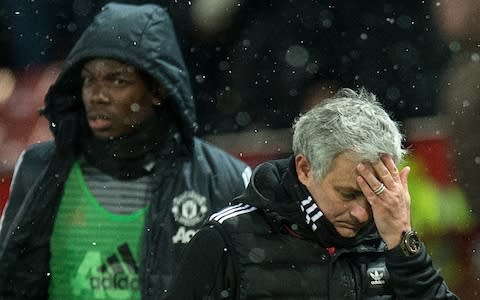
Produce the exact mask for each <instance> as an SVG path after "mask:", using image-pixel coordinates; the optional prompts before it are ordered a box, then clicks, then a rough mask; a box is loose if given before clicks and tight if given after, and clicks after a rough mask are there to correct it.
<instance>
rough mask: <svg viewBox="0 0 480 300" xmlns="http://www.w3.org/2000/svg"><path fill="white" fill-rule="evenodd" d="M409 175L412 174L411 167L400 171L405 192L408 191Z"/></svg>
mask: <svg viewBox="0 0 480 300" xmlns="http://www.w3.org/2000/svg"><path fill="white" fill-rule="evenodd" d="M408 174H410V167H408V166H407V167H405V168H403V169H402V170H401V171H400V174H399V175H400V182H401V183H402V185H403V187H404V188H405V190H408Z"/></svg>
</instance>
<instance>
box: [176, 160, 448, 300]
mask: <svg viewBox="0 0 480 300" xmlns="http://www.w3.org/2000/svg"><path fill="white" fill-rule="evenodd" d="M289 165H290V167H289ZM307 199H311V195H310V194H309V193H308V190H307V189H306V188H305V186H303V185H302V184H301V183H300V182H299V181H298V179H297V176H296V174H295V169H294V160H293V159H292V160H290V163H289V162H288V160H279V161H271V162H268V163H265V164H262V165H260V166H259V167H257V168H256V169H255V171H254V173H253V176H252V179H251V182H250V184H249V186H248V188H247V190H246V191H245V193H244V194H243V195H242V196H240V197H238V198H237V199H235V201H234V202H233V203H232V205H231V206H229V207H227V208H225V209H224V210H222V211H220V212H218V213H215V214H213V215H212V216H211V217H210V222H209V223H207V224H206V225H205V226H204V228H202V229H201V230H200V231H199V232H198V233H197V234H196V235H195V237H194V238H193V239H192V241H191V242H190V244H189V245H188V247H187V249H186V252H185V256H184V259H183V261H182V264H181V266H180V267H179V269H178V272H177V274H176V275H175V277H174V280H173V282H172V285H171V287H170V290H169V292H168V295H167V299H168V300H170V299H183V300H186V299H189V300H191V299H457V297H456V296H455V295H454V294H453V293H451V292H450V291H449V290H448V288H447V286H446V284H445V282H444V281H443V279H442V278H441V277H440V275H439V274H438V272H437V271H436V270H435V269H434V268H433V266H432V261H431V258H430V257H429V256H428V254H427V252H426V250H425V246H424V245H423V246H422V250H421V252H420V253H418V254H417V255H415V256H410V257H407V256H405V255H403V253H402V252H401V250H400V249H399V247H396V248H394V249H391V250H387V249H386V246H385V243H384V242H383V241H382V239H381V237H380V235H379V233H378V231H377V230H376V227H375V226H374V223H373V222H371V223H370V224H369V225H366V226H365V227H364V228H363V229H362V230H361V231H360V232H359V233H358V234H357V236H355V237H354V238H343V237H342V236H340V235H339V234H338V233H337V232H336V231H335V228H334V227H333V225H332V224H331V223H330V222H329V221H328V220H327V219H326V218H325V217H323V216H322V217H320V218H319V219H318V220H315V221H313V220H314V218H311V217H307V216H312V215H313V214H314V211H315V210H316V211H318V207H317V206H316V204H314V205H312V206H310V207H311V208H312V210H310V209H308V212H307V210H305V211H304V210H302V209H301V206H302V205H301V203H304V202H305V201H306V202H308V200H307ZM312 204H313V203H312ZM314 225H315V226H314ZM314 228H315V229H314Z"/></svg>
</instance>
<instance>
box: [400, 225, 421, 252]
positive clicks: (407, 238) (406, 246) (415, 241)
mask: <svg viewBox="0 0 480 300" xmlns="http://www.w3.org/2000/svg"><path fill="white" fill-rule="evenodd" d="M420 245H421V243H420V239H419V238H418V236H417V233H416V232H415V231H413V230H410V231H407V232H405V233H404V234H403V236H402V242H401V244H400V246H401V249H402V250H403V253H404V254H405V255H407V256H410V255H413V254H416V253H418V251H419V250H420Z"/></svg>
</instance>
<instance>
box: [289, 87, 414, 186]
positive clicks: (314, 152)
mask: <svg viewBox="0 0 480 300" xmlns="http://www.w3.org/2000/svg"><path fill="white" fill-rule="evenodd" d="M293 130H294V131H293V146H292V147H293V153H294V155H298V154H303V155H305V157H306V158H307V159H308V161H309V162H310V164H311V166H312V170H313V174H314V177H315V178H317V179H320V178H322V177H323V176H325V175H326V174H327V172H328V171H329V169H330V167H331V164H332V161H333V160H334V159H335V158H336V157H337V156H338V155H340V154H342V153H345V152H348V151H353V153H354V155H355V159H357V160H358V161H359V162H360V161H363V160H367V161H370V162H376V161H378V160H379V159H380V156H381V155H382V154H384V153H387V154H390V155H392V157H393V160H394V161H395V163H399V162H400V161H401V160H402V159H403V156H404V155H405V154H406V150H405V149H404V148H403V145H402V142H403V135H402V134H401V133H400V130H399V125H398V124H397V123H396V122H395V121H393V120H392V119H391V118H390V116H389V114H388V113H387V112H386V111H385V110H384V109H383V107H382V105H381V104H380V103H379V102H378V101H377V99H376V96H375V95H374V94H373V93H370V92H368V91H366V90H365V89H364V88H361V89H359V90H358V92H356V91H353V90H351V89H347V88H345V89H341V90H339V91H338V92H337V93H336V94H335V95H334V96H333V97H331V98H328V99H325V100H322V102H320V103H319V104H317V105H316V106H314V107H313V108H312V109H311V110H309V111H308V112H306V113H305V114H304V115H302V116H301V117H299V118H298V119H297V120H296V122H295V123H294V125H293Z"/></svg>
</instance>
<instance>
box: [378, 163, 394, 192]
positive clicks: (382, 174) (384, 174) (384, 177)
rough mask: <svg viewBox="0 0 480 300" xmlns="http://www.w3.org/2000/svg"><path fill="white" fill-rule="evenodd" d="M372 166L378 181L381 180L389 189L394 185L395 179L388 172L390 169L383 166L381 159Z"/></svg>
mask: <svg viewBox="0 0 480 300" xmlns="http://www.w3.org/2000/svg"><path fill="white" fill-rule="evenodd" d="M372 166H373V169H374V170H375V173H377V175H378V178H379V179H380V181H381V182H383V183H384V184H385V186H386V187H387V188H390V189H391V188H393V187H394V186H395V181H394V180H393V177H392V175H391V174H390V170H389V169H388V168H387V167H386V166H385V164H384V162H383V161H382V160H379V161H378V162H376V163H374V164H372Z"/></svg>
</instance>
